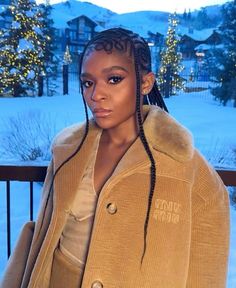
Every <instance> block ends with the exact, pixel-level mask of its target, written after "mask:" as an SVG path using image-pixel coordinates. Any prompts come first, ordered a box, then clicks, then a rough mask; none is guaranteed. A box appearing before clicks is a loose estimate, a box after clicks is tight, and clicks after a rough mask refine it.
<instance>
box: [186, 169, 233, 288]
mask: <svg viewBox="0 0 236 288" xmlns="http://www.w3.org/2000/svg"><path fill="white" fill-rule="evenodd" d="M192 197H193V201H194V202H195V203H197V205H195V206H193V207H192V234H191V247H190V260H189V273H188V280H187V286H186V287H188V288H195V287H196V288H203V287H214V288H225V287H226V278H227V267H228V251H229V199H228V192H227V190H226V189H225V186H224V185H223V183H222V181H221V179H220V177H219V176H218V174H217V173H216V172H215V171H214V170H213V169H212V168H211V167H210V166H209V165H208V164H205V165H203V167H201V168H200V172H198V173H197V175H196V177H195V184H194V187H193V194H192ZM200 203H201V204H200Z"/></svg>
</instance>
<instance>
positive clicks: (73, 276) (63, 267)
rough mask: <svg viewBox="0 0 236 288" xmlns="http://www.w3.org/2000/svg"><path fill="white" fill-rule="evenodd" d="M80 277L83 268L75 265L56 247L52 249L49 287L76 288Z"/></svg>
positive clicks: (80, 279)
mask: <svg viewBox="0 0 236 288" xmlns="http://www.w3.org/2000/svg"><path fill="white" fill-rule="evenodd" d="M82 277H83V268H82V267H79V266H77V265H75V264H74V263H73V262H72V261H71V259H70V258H68V257H67V256H65V255H64V254H62V252H61V251H60V249H58V248H57V249H56V250H55V251H54V257H53V263H52V273H51V279H50V288H65V287H67V288H78V287H80V285H81V281H82Z"/></svg>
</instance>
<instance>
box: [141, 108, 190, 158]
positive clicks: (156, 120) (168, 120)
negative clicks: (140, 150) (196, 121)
mask: <svg viewBox="0 0 236 288" xmlns="http://www.w3.org/2000/svg"><path fill="white" fill-rule="evenodd" d="M145 110H148V115H147V118H146V120H145V122H144V129H145V135H146V136H147V138H148V140H149V142H150V143H151V144H152V146H153V148H154V149H155V150H158V151H160V152H162V153H164V154H166V155H168V156H170V157H171V158H173V159H174V160H177V161H179V162H186V161H189V160H190V159H192V158H193V154H194V144H193V137H192V134H191V133H190V131H188V130H187V129H186V128H185V127H184V126H182V125H181V124H180V123H179V122H177V121H176V120H175V119H174V118H173V117H172V116H170V115H169V114H168V113H166V112H165V111H163V110H162V109H160V108H159V107H156V106H149V107H144V111H145Z"/></svg>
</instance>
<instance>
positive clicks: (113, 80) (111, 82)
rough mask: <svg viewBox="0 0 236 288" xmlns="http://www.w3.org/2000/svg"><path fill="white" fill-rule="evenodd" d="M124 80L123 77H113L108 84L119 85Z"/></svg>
mask: <svg viewBox="0 0 236 288" xmlns="http://www.w3.org/2000/svg"><path fill="white" fill-rule="evenodd" d="M123 79H124V77H121V76H111V77H109V79H108V83H110V84H118V83H120V82H121V81H122V80H123Z"/></svg>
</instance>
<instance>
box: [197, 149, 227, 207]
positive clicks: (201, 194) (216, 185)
mask: <svg viewBox="0 0 236 288" xmlns="http://www.w3.org/2000/svg"><path fill="white" fill-rule="evenodd" d="M193 160H194V164H193V165H194V172H195V173H194V179H193V189H192V191H193V194H192V197H193V199H195V200H196V201H195V202H196V203H198V204H199V205H197V206H198V208H199V207H207V206H209V205H211V203H215V202H216V201H220V202H222V203H225V202H227V201H228V192H227V190H226V187H225V185H224V183H223V181H222V179H221V178H220V176H219V175H218V173H217V172H216V170H215V169H214V167H213V166H212V165H211V164H210V163H209V162H208V161H207V160H206V159H205V158H204V157H203V156H202V155H201V153H200V152H199V151H198V150H195V153H194V159H193ZM195 208H196V207H195ZM193 210H194V208H193Z"/></svg>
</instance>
